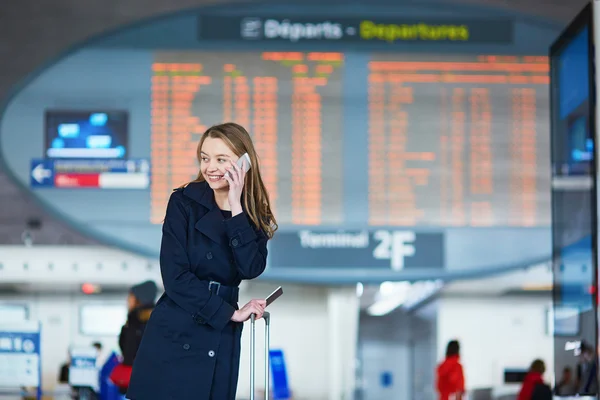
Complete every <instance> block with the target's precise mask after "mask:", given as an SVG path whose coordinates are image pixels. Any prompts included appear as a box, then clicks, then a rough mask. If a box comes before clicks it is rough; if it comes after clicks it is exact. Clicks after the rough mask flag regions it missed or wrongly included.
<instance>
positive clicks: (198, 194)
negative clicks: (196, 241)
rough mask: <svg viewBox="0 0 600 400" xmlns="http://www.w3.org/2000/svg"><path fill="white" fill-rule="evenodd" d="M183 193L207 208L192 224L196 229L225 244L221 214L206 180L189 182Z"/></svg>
mask: <svg viewBox="0 0 600 400" xmlns="http://www.w3.org/2000/svg"><path fill="white" fill-rule="evenodd" d="M184 194H185V195H186V196H188V197H190V198H192V199H193V200H195V201H196V202H197V203H199V204H200V205H201V206H203V207H204V208H206V209H207V212H206V213H205V214H204V215H202V216H201V217H200V218H199V219H198V220H197V221H196V223H195V225H194V227H195V228H196V230H197V231H199V232H201V233H202V234H204V235H206V236H207V237H208V238H210V239H211V240H212V241H214V242H217V243H221V244H226V242H227V239H226V232H225V224H224V223H223V220H224V218H223V214H222V213H221V210H220V209H219V207H217V203H216V202H215V196H214V194H213V191H212V189H211V188H210V187H209V186H208V184H207V183H206V182H198V183H190V184H189V185H188V186H186V188H185V189H184Z"/></svg>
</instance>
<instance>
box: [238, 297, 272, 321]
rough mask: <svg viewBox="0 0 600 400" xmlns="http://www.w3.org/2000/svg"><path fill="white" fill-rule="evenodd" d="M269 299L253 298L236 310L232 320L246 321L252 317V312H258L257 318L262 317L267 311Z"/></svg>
mask: <svg viewBox="0 0 600 400" xmlns="http://www.w3.org/2000/svg"><path fill="white" fill-rule="evenodd" d="M266 306H267V301H266V300H264V299H253V300H250V301H249V302H248V303H246V305H244V307H242V308H240V309H239V310H235V312H234V313H233V316H232V317H231V320H232V321H234V322H246V321H248V320H249V319H250V316H251V315H252V314H256V319H260V318H262V316H263V313H264V312H265V307H266Z"/></svg>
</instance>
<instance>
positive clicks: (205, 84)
mask: <svg viewBox="0 0 600 400" xmlns="http://www.w3.org/2000/svg"><path fill="white" fill-rule="evenodd" d="M365 57H366V56H365ZM363 65H365V67H366V70H363V69H360V71H356V69H357V68H358V66H357V64H356V63H354V64H353V65H351V66H350V65H347V63H346V57H345V54H344V53H325V52H200V51H184V52H182V51H161V52H156V53H155V54H154V63H153V76H152V106H151V132H152V134H151V157H152V160H151V161H152V176H153V179H152V185H151V197H152V202H151V216H150V220H151V221H152V222H153V223H160V222H161V221H162V219H163V218H164V210H165V207H166V203H167V201H168V196H169V193H170V192H171V190H172V189H173V188H175V187H178V186H180V185H182V184H184V183H186V182H188V181H190V180H192V179H194V178H195V176H196V175H197V173H198V164H197V161H196V146H197V143H198V141H199V139H200V136H201V134H202V133H203V132H204V131H205V130H206V128H208V127H209V126H210V125H212V123H215V121H219V122H220V121H236V122H238V123H240V124H241V125H243V126H246V127H247V128H248V130H249V131H250V132H251V134H252V135H253V138H254V141H255V144H256V147H257V150H258V154H259V156H260V158H261V170H262V173H263V177H264V180H265V183H266V185H267V187H268V189H269V193H270V196H271V200H272V202H273V205H274V208H275V213H276V215H277V217H278V223H279V224H283V225H286V224H289V225H330V226H331V225H333V226H335V225H341V224H344V223H346V222H347V221H346V220H345V218H346V216H348V215H352V214H353V213H357V212H360V213H363V214H364V215H365V219H367V220H368V221H366V222H367V223H368V224H369V225H371V226H381V225H392V226H448V227H453V226H516V227H534V226H548V225H549V224H550V220H549V216H550V196H549V194H548V193H549V191H550V173H549V171H548V170H547V168H544V167H543V166H544V165H549V160H548V151H547V149H548V147H549V141H548V136H549V135H548V131H549V125H548V120H549V115H548V109H549V106H548V102H549V96H548V84H549V76H548V71H549V65H548V58H547V57H538V56H531V57H517V56H488V55H481V56H473V55H463V56H461V55H427V54H420V55H417V54H376V53H375V54H369V55H368V60H366V63H365V64H363ZM357 85H361V87H360V89H353V87H354V88H356V87H357ZM362 85H364V87H365V89H362V87H363V86H362ZM363 90H364V93H365V94H366V96H365V95H363V94H362V91H363ZM349 109H352V112H350V111H348V110H349ZM360 121H365V123H364V125H361V127H362V126H364V130H362V131H360V133H358V132H357V130H355V129H354V126H352V124H354V123H355V122H356V123H362V122H360ZM574 129H581V128H580V127H577V126H575V127H574ZM350 135H353V136H355V137H350ZM357 140H358V141H361V143H364V146H363V147H362V148H359V149H357V150H356V151H353V152H348V151H346V150H345V147H344V144H345V143H348V142H349V141H357ZM348 168H352V169H353V170H357V171H361V172H362V171H364V174H365V180H368V184H367V185H366V186H365V187H364V190H363V193H364V195H365V199H366V200H365V201H366V203H367V204H366V205H365V207H362V208H361V209H360V210H359V209H358V207H357V209H356V210H354V209H348V208H345V207H347V203H345V201H346V200H345V196H344V190H349V188H347V187H344V184H346V185H348V184H349V185H353V183H351V182H352V179H345V178H344V177H343V176H344V174H345V173H347V172H345V171H347V170H348ZM361 179H362V178H361ZM357 184H360V182H359V181H358V180H357Z"/></svg>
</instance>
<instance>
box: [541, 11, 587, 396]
mask: <svg viewBox="0 0 600 400" xmlns="http://www.w3.org/2000/svg"><path fill="white" fill-rule="evenodd" d="M591 19H592V16H591V7H587V8H586V9H585V10H584V11H583V12H582V13H580V14H579V15H578V16H577V18H576V19H575V20H574V21H573V22H572V23H571V24H570V25H569V27H567V29H566V30H565V31H564V32H563V33H562V34H561V35H560V37H559V38H558V40H557V41H556V42H555V43H554V44H553V45H552V47H551V51H550V66H551V70H550V73H551V105H552V109H551V113H552V114H551V115H552V119H551V144H552V147H551V165H552V192H551V193H552V259H553V263H552V264H553V280H554V282H553V283H554V285H553V309H554V312H553V314H554V317H555V318H554V350H555V352H554V373H555V375H556V376H562V372H563V369H564V368H566V367H569V368H571V370H573V371H577V378H578V379H577V388H576V393H577V394H579V395H596V394H597V393H598V378H597V372H596V371H597V361H598V360H597V356H598V351H597V343H598V340H597V326H596V324H597V317H596V308H597V307H596V304H595V295H594V293H595V289H594V288H595V286H596V269H597V268H596V260H595V258H596V255H597V251H596V247H597V245H596V235H595V230H596V226H595V225H596V213H597V206H596V194H595V191H596V187H595V179H596V177H595V175H596V170H595V129H594V112H595V110H594V108H593V102H592V100H591V93H592V88H594V87H595V83H594V78H593V75H592V57H591V46H590V44H591V43H590V33H591V32H590V28H589V26H590V23H591ZM563 336H566V338H565V337H563ZM570 341H572V342H574V343H581V346H578V348H577V352H575V354H573V352H571V351H570V349H571V347H572V346H569V345H568V344H569V342H570ZM583 344H585V346H584V345H583ZM573 355H575V357H573Z"/></svg>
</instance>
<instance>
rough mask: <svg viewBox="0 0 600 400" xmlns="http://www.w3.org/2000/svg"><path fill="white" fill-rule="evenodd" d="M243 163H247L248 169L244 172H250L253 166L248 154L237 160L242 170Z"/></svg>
mask: <svg viewBox="0 0 600 400" xmlns="http://www.w3.org/2000/svg"><path fill="white" fill-rule="evenodd" d="M242 161H246V168H244V172H248V170H249V169H250V167H251V166H252V163H251V162H250V156H249V155H248V153H244V154H242V156H241V157H240V158H239V159H238V160H237V163H236V164H237V165H238V167H240V168H242Z"/></svg>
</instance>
